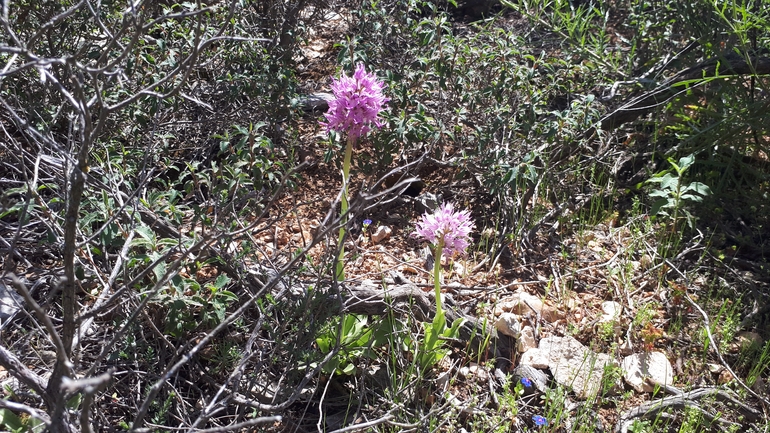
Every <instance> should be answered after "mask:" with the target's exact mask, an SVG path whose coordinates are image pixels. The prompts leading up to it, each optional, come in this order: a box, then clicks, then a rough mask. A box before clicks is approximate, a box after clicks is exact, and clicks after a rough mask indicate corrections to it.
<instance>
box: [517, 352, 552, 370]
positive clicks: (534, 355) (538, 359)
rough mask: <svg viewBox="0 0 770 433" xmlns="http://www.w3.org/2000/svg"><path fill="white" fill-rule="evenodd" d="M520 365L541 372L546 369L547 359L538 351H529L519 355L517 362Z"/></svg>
mask: <svg viewBox="0 0 770 433" xmlns="http://www.w3.org/2000/svg"><path fill="white" fill-rule="evenodd" d="M519 364H521V365H530V366H532V367H535V368H539V369H541V370H545V369H546V368H548V357H547V356H545V355H544V354H543V353H542V352H541V351H540V349H529V350H527V351H526V352H524V354H523V355H521V359H520V360H519Z"/></svg>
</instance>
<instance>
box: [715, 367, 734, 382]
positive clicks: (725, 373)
mask: <svg viewBox="0 0 770 433" xmlns="http://www.w3.org/2000/svg"><path fill="white" fill-rule="evenodd" d="M732 381H733V374H732V373H730V370H728V369H726V368H725V369H724V370H722V372H721V373H719V379H717V382H718V383H719V384H720V385H724V384H726V383H730V382H732Z"/></svg>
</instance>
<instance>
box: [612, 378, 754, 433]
mask: <svg viewBox="0 0 770 433" xmlns="http://www.w3.org/2000/svg"><path fill="white" fill-rule="evenodd" d="M706 397H715V398H716V399H717V400H720V401H722V402H724V403H728V404H731V405H735V406H737V408H738V410H740V411H741V412H742V413H743V415H745V416H746V417H747V419H749V420H751V421H756V420H758V419H759V417H760V413H759V411H757V410H755V409H753V408H751V407H749V406H747V405H745V404H743V403H741V402H740V401H738V400H737V399H736V398H735V397H734V396H733V395H731V393H730V392H728V391H726V390H722V389H718V388H700V389H695V390H692V391H689V392H684V393H681V394H677V395H672V396H668V397H664V398H662V399H660V400H655V401H650V402H647V403H643V404H640V405H639V406H637V407H635V408H633V409H630V410H628V411H626V412H625V413H623V414H622V415H621V416H620V419H619V420H618V423H617V424H616V425H615V433H627V432H628V428H629V427H630V426H631V424H632V423H633V422H634V420H635V419H637V418H652V417H655V416H658V415H659V414H660V412H662V411H663V410H665V409H668V408H673V409H685V408H689V409H694V410H697V411H698V412H700V413H701V414H702V415H703V416H704V417H705V418H706V419H708V420H709V421H710V422H717V423H719V424H720V425H722V426H723V427H729V426H735V425H736V424H735V423H733V422H729V421H725V420H722V419H720V418H719V416H718V415H715V414H712V413H710V412H708V411H707V410H705V409H703V408H702V407H700V406H699V405H698V400H702V399H704V398H706Z"/></svg>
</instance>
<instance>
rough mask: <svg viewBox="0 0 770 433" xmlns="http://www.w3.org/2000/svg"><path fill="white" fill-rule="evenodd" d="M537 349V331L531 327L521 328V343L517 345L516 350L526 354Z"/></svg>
mask: <svg viewBox="0 0 770 433" xmlns="http://www.w3.org/2000/svg"><path fill="white" fill-rule="evenodd" d="M536 347H537V342H536V341H535V329H534V328H533V327H531V326H525V327H523V328H521V333H520V335H519V341H518V342H517V344H516V348H517V349H518V350H519V353H525V352H526V351H528V350H530V349H534V348H536Z"/></svg>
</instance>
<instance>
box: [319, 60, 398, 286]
mask: <svg viewBox="0 0 770 433" xmlns="http://www.w3.org/2000/svg"><path fill="white" fill-rule="evenodd" d="M384 88H385V83H384V82H382V81H379V80H377V76H376V75H375V74H373V73H368V72H366V69H365V68H364V65H363V64H360V63H359V64H358V66H356V71H355V72H354V73H353V76H352V77H348V76H347V75H345V73H344V72H343V73H342V75H341V76H340V77H339V79H334V78H332V85H331V89H332V92H333V93H334V99H332V100H331V101H329V111H327V112H326V120H327V121H326V122H321V125H323V126H325V127H326V130H327V131H337V132H345V133H347V135H348V138H347V144H346V146H345V159H344V160H343V164H342V206H341V210H340V214H341V215H342V226H341V227H340V236H339V244H340V245H339V248H340V253H339V257H338V260H337V266H336V271H335V278H336V280H337V281H342V280H344V279H345V273H344V264H343V263H344V258H345V257H344V256H345V247H344V241H345V224H346V223H347V220H348V216H347V212H348V181H349V180H350V160H351V158H352V154H353V145H354V144H355V143H356V142H357V141H358V139H359V138H361V137H363V136H364V135H366V134H367V133H368V132H369V131H370V130H371V129H372V127H377V128H379V127H381V126H382V120H381V119H380V118H379V115H380V112H382V111H383V110H384V109H385V104H386V103H387V102H388V98H386V97H385V96H384V95H383V93H382V91H383V89H384Z"/></svg>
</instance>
